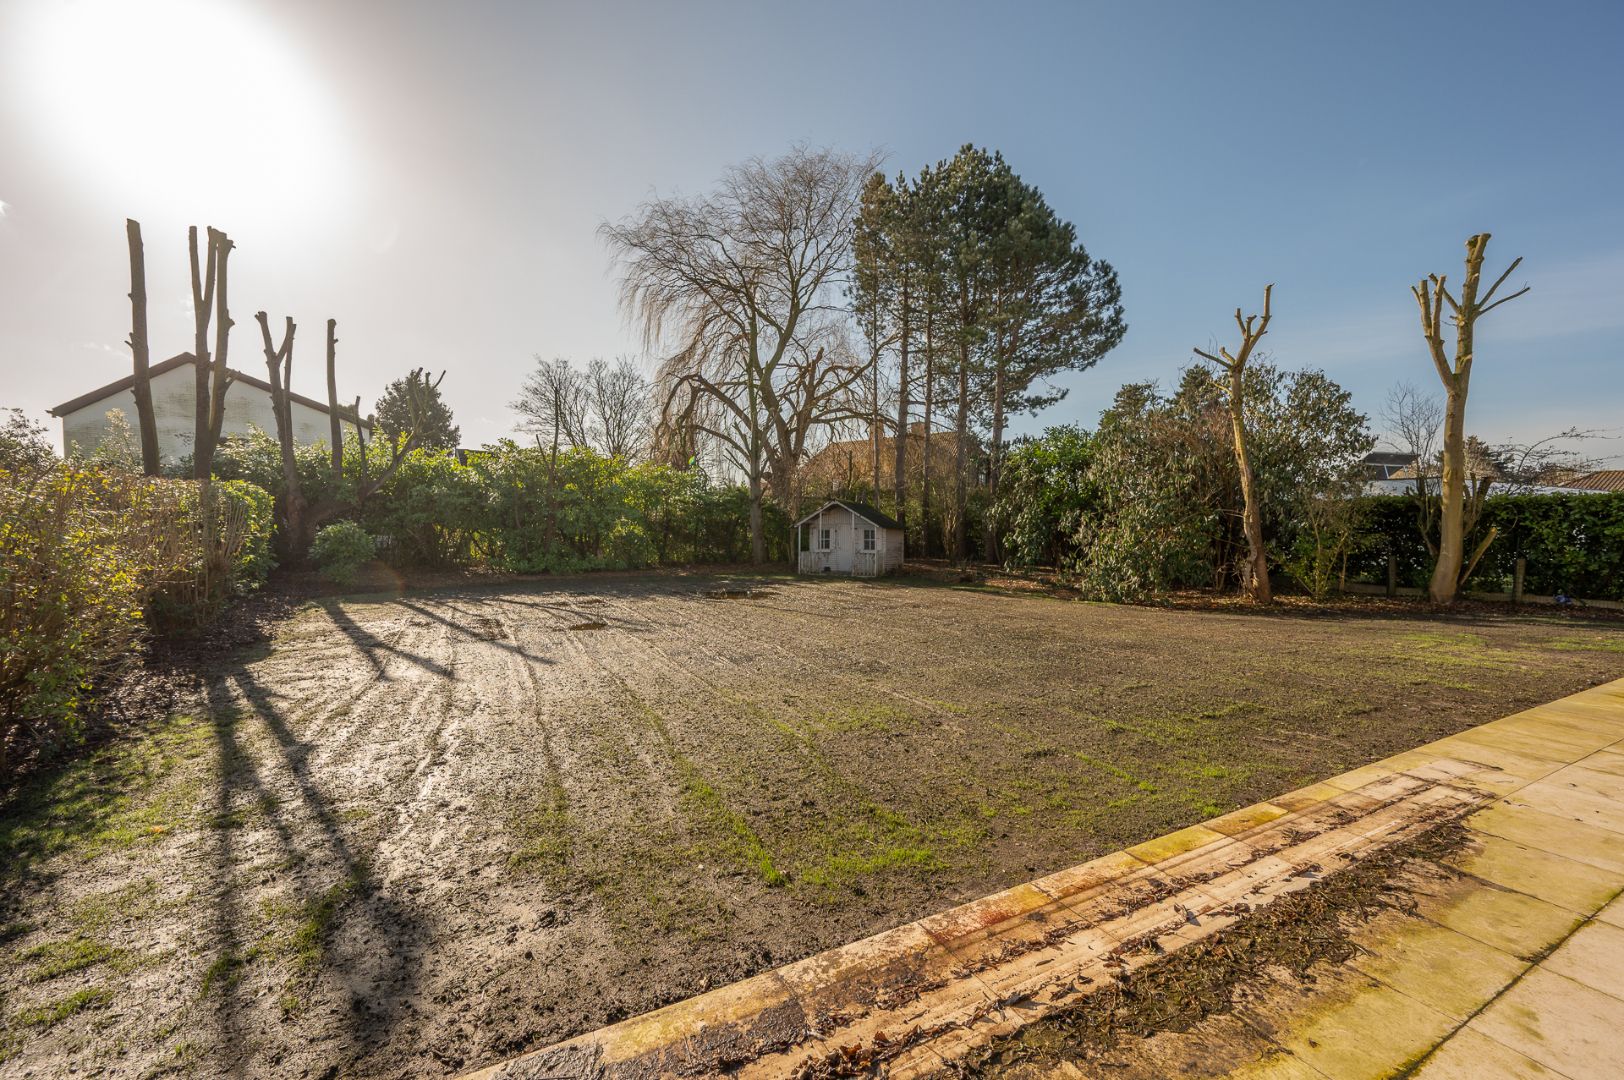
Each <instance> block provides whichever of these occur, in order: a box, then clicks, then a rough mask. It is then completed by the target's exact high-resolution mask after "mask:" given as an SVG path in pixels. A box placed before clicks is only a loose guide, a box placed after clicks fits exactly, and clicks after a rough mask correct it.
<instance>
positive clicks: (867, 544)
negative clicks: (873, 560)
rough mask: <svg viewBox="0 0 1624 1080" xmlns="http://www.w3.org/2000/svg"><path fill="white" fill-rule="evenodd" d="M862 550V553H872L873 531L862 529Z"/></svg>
mask: <svg viewBox="0 0 1624 1080" xmlns="http://www.w3.org/2000/svg"><path fill="white" fill-rule="evenodd" d="M863 550H864V551H873V550H874V530H873V529H864V530H863Z"/></svg>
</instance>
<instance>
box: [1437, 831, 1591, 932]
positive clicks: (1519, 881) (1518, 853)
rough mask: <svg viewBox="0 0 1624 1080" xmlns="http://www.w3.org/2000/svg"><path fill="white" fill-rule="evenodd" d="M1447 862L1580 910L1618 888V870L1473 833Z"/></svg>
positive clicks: (1587, 912)
mask: <svg viewBox="0 0 1624 1080" xmlns="http://www.w3.org/2000/svg"><path fill="white" fill-rule="evenodd" d="M1477 835H1478V839H1477V840H1476V841H1475V842H1474V843H1473V844H1472V845H1471V846H1470V847H1469V848H1467V849H1466V850H1464V851H1462V852H1460V853H1459V854H1457V855H1455V856H1454V857H1453V858H1451V859H1450V860H1449V865H1450V866H1453V867H1455V868H1456V869H1458V870H1461V871H1463V872H1465V873H1468V874H1471V875H1473V876H1474V877H1479V878H1482V879H1483V880H1485V881H1489V882H1492V883H1494V884H1496V885H1501V886H1504V887H1505V888H1508V889H1515V890H1516V891H1518V892H1521V893H1526V894H1527V895H1529V896H1533V897H1537V898H1538V899H1540V900H1544V901H1546V902H1547V903H1551V904H1555V905H1557V906H1558V907H1563V908H1567V909H1568V910H1569V911H1572V912H1576V913H1577V914H1580V915H1592V914H1594V913H1595V912H1597V911H1599V910H1601V908H1602V907H1603V906H1605V905H1606V903H1607V902H1608V901H1609V900H1611V899H1612V898H1613V897H1614V896H1615V895H1617V893H1618V874H1617V873H1616V872H1615V871H1610V870H1604V869H1602V868H1600V867H1596V866H1591V865H1589V864H1587V863H1582V862H1575V861H1574V860H1573V859H1568V858H1564V857H1563V856H1561V855H1553V854H1551V853H1550V852H1548V851H1541V850H1539V849H1538V848H1532V847H1528V846H1527V845H1525V844H1519V843H1517V842H1516V841H1515V840H1507V839H1505V838H1504V837H1501V836H1494V835H1492V834H1488V833H1479V834H1477Z"/></svg>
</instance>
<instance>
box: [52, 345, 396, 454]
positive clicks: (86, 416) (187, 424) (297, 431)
mask: <svg viewBox="0 0 1624 1080" xmlns="http://www.w3.org/2000/svg"><path fill="white" fill-rule="evenodd" d="M231 375H232V379H231V385H230V386H228V387H227V388H226V415H225V419H224V420H223V421H222V423H221V425H220V434H221V435H246V434H248V432H249V429H250V427H257V428H259V429H260V430H261V431H264V432H266V433H268V434H270V435H273V436H274V435H275V434H276V416H275V414H274V412H273V411H272V409H271V384H270V383H268V382H266V381H265V380H263V379H256V378H254V377H253V376H252V375H244V374H243V373H242V372H240V371H237V370H235V369H233V370H232V372H231ZM148 377H149V378H150V380H151V382H152V414H153V419H155V420H156V421H157V423H158V455H159V457H160V458H162V460H163V462H164V464H166V465H173V464H175V463H176V462H178V461H179V460H180V459H182V458H184V457H186V456H187V455H189V454H190V453H191V452H192V439H193V437H194V435H195V434H196V432H197V406H196V402H197V367H196V366H195V365H194V364H193V363H192V354H191V353H181V354H180V355H179V356H172V357H170V358H169V359H168V360H165V361H164V362H163V363H161V364H154V365H152V367H151V368H150V369H149V372H148ZM134 387H135V375H134V374H133V373H132V374H130V375H126V376H124V378H122V379H119V380H118V381H116V382H110V383H108V384H107V385H106V386H103V387H100V388H98V389H95V390H92V391H90V393H88V394H82V395H80V396H79V397H76V398H74V399H73V400H72V401H64V402H63V403H62V404H60V405H58V406H57V407H56V408H54V409H52V410H51V415H52V416H55V417H59V418H60V419H61V421H62V449H63V452H64V453H66V454H68V455H70V456H71V455H73V454H75V453H79V454H88V453H89V452H91V451H92V450H94V449H95V448H96V447H97V446H98V445H100V443H101V441H102V439H104V438H105V437H106V436H107V433H108V428H109V422H108V414H109V413H111V412H112V411H113V410H114V409H118V410H120V411H121V412H123V414H124V421H125V423H127V424H128V425H129V429H130V432H131V433H132V435H134V437H135V438H136V439H137V440H139V438H140V433H139V431H137V427H136V425H137V420H136V414H135V390H134ZM290 398H291V403H292V413H293V441H294V442H295V443H297V444H299V445H301V446H310V445H313V444H315V443H318V442H326V441H327V440H328V439H329V438H330V437H331V424H330V423H329V422H328V412H327V404H326V402H322V401H317V400H315V399H314V398H307V397H305V396H304V395H303V394H292V395H290ZM340 412H341V413H342V414H343V419H344V423H345V424H346V425H353V424H354V421H353V420H352V419H351V417H350V413H349V410H340ZM363 423H365V421H363ZM369 430H370V429H369ZM136 445H137V446H139V442H138V441H137V443H136Z"/></svg>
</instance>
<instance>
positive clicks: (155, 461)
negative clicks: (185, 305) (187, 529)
mask: <svg viewBox="0 0 1624 1080" xmlns="http://www.w3.org/2000/svg"><path fill="white" fill-rule="evenodd" d="M124 231H125V235H126V236H127V237H128V239H129V242H130V341H129V345H130V355H131V357H132V358H133V359H134V363H135V383H134V385H133V386H131V387H130V391H131V393H132V394H133V395H134V397H135V421H136V427H137V429H138V430H139V432H140V436H141V471H142V472H143V473H144V474H146V475H147V476H157V475H158V472H159V469H160V468H161V466H162V462H161V461H160V460H159V457H158V419H157V417H156V416H155V415H153V411H152V379H151V377H150V375H149V374H148V373H149V371H150V368H151V360H152V356H151V353H150V351H149V350H148V346H147V257H146V251H145V249H144V248H143V246H142V244H141V223H140V222H139V221H136V220H135V219H134V218H125V219H124ZM63 449H64V450H68V449H70V448H69V447H63Z"/></svg>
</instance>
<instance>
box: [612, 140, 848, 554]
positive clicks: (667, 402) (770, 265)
mask: <svg viewBox="0 0 1624 1080" xmlns="http://www.w3.org/2000/svg"><path fill="white" fill-rule="evenodd" d="M877 161H878V159H877V158H876V157H872V156H871V157H868V158H856V157H852V156H849V155H845V154H838V153H835V152H833V151H828V150H810V149H807V148H805V147H797V148H796V149H794V150H791V151H790V152H789V153H788V154H786V155H784V156H783V157H781V158H778V159H776V160H773V161H763V160H761V159H754V160H751V161H748V162H745V163H744V164H743V165H740V166H737V167H736V168H734V169H732V170H730V171H729V172H728V174H727V175H726V176H725V177H724V178H723V180H722V182H721V184H720V185H719V186H718V188H717V190H716V191H714V192H712V193H711V194H709V195H705V196H701V197H697V198H691V199H684V198H668V199H655V200H653V201H651V202H649V203H646V204H645V205H644V206H643V207H641V208H640V209H639V211H638V212H637V214H635V215H634V216H633V217H631V218H629V219H627V220H625V221H622V222H621V223H619V224H614V225H611V224H605V225H604V226H603V227H602V232H603V235H604V237H605V238H606V239H607V240H608V241H609V243H610V245H611V246H612V247H613V248H614V249H615V251H616V253H617V255H618V257H619V260H620V265H621V270H622V277H621V295H622V300H623V303H624V304H625V306H626V308H627V310H628V312H630V313H631V314H632V315H633V317H634V318H636V319H637V320H638V321H639V322H640V323H641V325H642V329H643V333H644V339H645V341H646V342H647V343H648V344H649V345H650V346H651V347H655V348H662V349H663V351H664V354H665V357H666V358H665V360H664V361H663V362H662V364H661V366H660V371H659V374H658V376H657V380H656V381H657V385H658V393H659V396H660V399H661V418H662V430H663V431H664V432H666V433H667V435H668V436H671V435H675V434H676V433H680V432H682V431H684V430H690V431H699V432H702V433H704V434H706V435H708V436H710V437H711V438H714V439H716V440H717V441H718V442H720V443H721V444H723V445H725V446H726V447H728V448H729V450H730V452H731V456H732V457H733V458H734V459H735V461H736V463H737V464H738V466H739V468H740V469H741V471H742V472H743V473H744V475H745V482H746V484H747V485H748V487H749V491H750V540H751V553H752V556H753V557H754V558H755V560H756V561H757V562H761V561H764V560H765V557H766V544H765V537H764V535H763V531H762V528H763V526H762V511H761V506H762V499H763V496H764V494H765V491H766V489H767V488H768V487H771V488H772V491H773V494H774V495H775V497H777V498H778V499H780V500H781V501H782V502H783V503H784V504H785V506H786V507H788V508H790V509H791V511H792V512H793V509H794V507H793V505H792V502H793V495H794V492H795V477H796V473H797V470H798V466H799V464H800V461H801V459H802V456H803V455H804V453H805V451H806V449H807V440H808V438H809V437H810V436H811V434H812V433H813V431H814V430H815V429H817V428H818V427H820V426H822V425H827V424H829V423H833V422H837V421H839V420H841V419H845V418H848V417H850V416H851V415H852V409H851V407H850V405H849V403H848V402H847V400H846V398H847V395H848V392H849V391H850V389H851V387H852V386H853V384H854V383H855V382H856V381H857V380H858V379H860V378H861V377H862V375H863V374H864V373H865V372H866V371H867V370H868V368H867V365H865V364H863V363H862V362H860V361H857V360H855V359H854V358H853V356H852V350H851V349H850V347H849V345H848V343H847V342H846V341H845V335H844V332H843V331H844V323H843V321H842V318H841V312H840V310H839V308H838V306H837V305H838V300H839V292H840V286H841V285H842V284H843V282H844V276H845V274H846V272H847V270H848V268H849V265H850V258H851V240H852V230H853V222H854V219H855V216H856V212H857V208H858V204H859V199H860V195H861V190H862V185H863V181H864V180H865V178H866V177H868V176H869V175H870V174H871V173H872V172H873V171H874V169H875V166H876V165H877Z"/></svg>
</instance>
